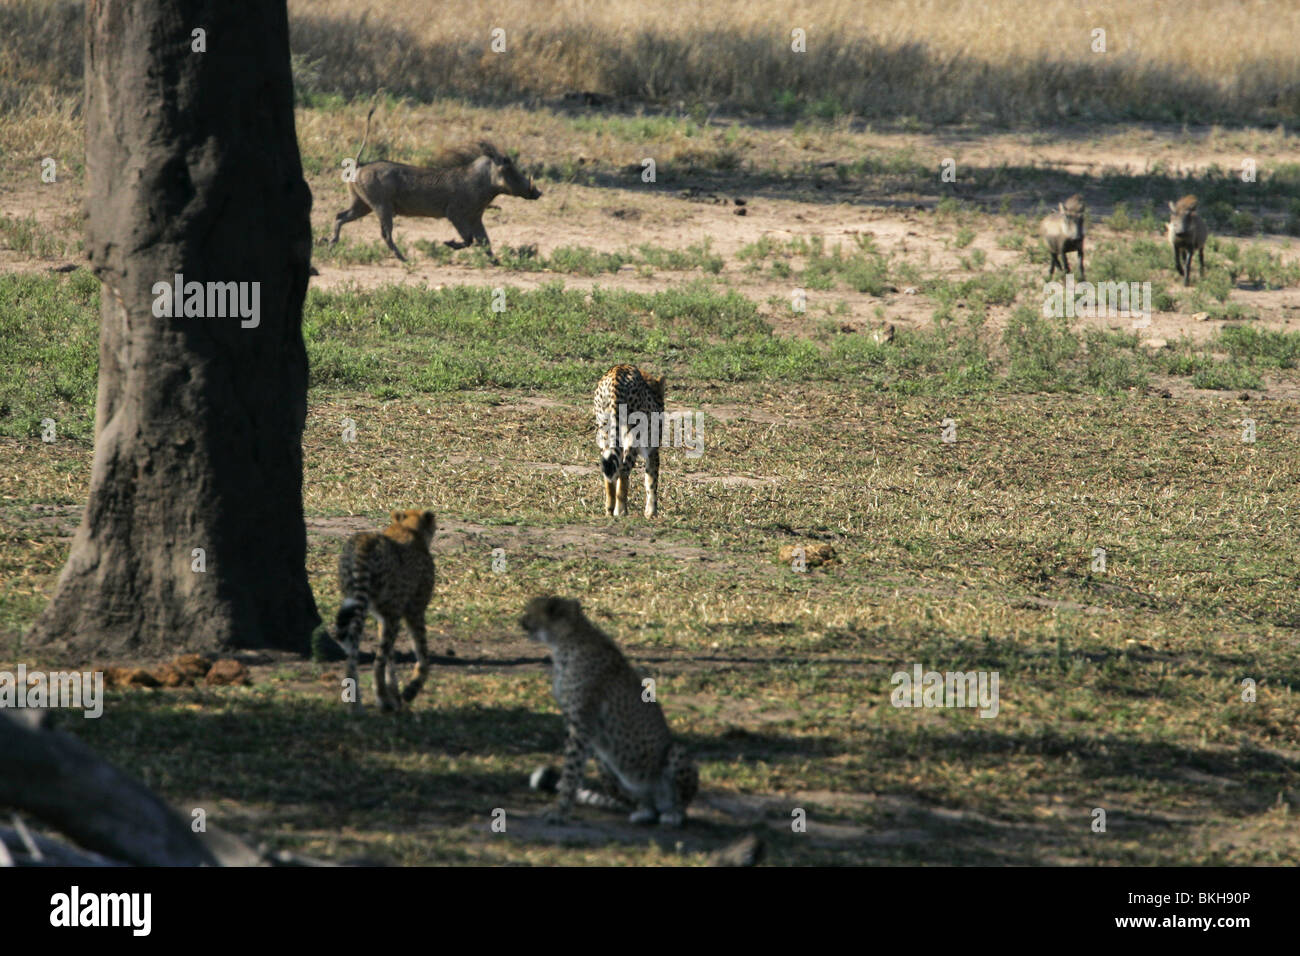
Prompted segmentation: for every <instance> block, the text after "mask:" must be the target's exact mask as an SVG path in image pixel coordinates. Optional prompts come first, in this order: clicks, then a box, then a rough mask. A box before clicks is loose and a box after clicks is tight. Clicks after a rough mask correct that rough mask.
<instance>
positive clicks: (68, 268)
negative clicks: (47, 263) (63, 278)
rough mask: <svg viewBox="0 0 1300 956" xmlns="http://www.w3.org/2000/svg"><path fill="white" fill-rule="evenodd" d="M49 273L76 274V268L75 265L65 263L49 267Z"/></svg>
mask: <svg viewBox="0 0 1300 956" xmlns="http://www.w3.org/2000/svg"><path fill="white" fill-rule="evenodd" d="M50 271H51V272H76V271H77V266H76V264H75V263H71V262H65V263H64V264H63V265H61V266H51V267H50Z"/></svg>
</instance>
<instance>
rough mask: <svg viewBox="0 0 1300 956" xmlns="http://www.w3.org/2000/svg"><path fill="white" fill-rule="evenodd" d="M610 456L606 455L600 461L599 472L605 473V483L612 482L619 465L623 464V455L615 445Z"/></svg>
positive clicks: (616, 474)
mask: <svg viewBox="0 0 1300 956" xmlns="http://www.w3.org/2000/svg"><path fill="white" fill-rule="evenodd" d="M613 452H614V453H613V454H612V455H606V456H605V457H603V458H601V459H600V470H601V471H602V472H604V473H605V480H606V481H613V480H614V479H615V478H616V477H617V476H618V469H619V465H621V464H622V462H623V454H622V451H621V449H619V447H618V446H617V445H615V446H614V448H613Z"/></svg>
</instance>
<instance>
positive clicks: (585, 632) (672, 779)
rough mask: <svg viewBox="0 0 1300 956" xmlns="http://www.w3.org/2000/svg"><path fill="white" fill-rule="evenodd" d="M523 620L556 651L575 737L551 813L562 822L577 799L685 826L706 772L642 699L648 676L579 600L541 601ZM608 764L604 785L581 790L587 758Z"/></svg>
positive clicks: (557, 680)
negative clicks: (593, 620) (594, 621)
mask: <svg viewBox="0 0 1300 956" xmlns="http://www.w3.org/2000/svg"><path fill="white" fill-rule="evenodd" d="M519 623H520V624H521V625H522V626H523V628H524V630H525V631H527V632H528V634H529V636H530V637H532V638H533V639H534V640H538V641H541V642H542V643H543V644H545V645H546V646H547V647H548V648H550V651H551V658H552V660H553V661H554V671H555V673H554V679H553V687H554V690H555V699H556V701H557V702H558V703H559V705H560V710H562V711H563V712H564V719H565V723H566V724H567V725H568V731H569V736H568V740H567V741H566V742H565V745H564V769H563V771H562V772H561V774H560V780H559V786H558V789H559V794H560V797H559V800H558V801H557V803H556V804H555V807H554V808H553V809H552V810H551V811H550V812H549V813H548V814H547V815H546V817H547V820H548V821H549V822H559V821H562V820H563V819H564V818H565V816H566V815H567V814H568V813H569V811H570V810H571V809H572V807H573V804H574V802H575V801H576V802H580V803H587V804H593V805H597V806H606V807H621V808H632V807H635V808H636V809H635V811H634V812H633V813H632V815H631V816H630V817H629V819H630V820H631V821H632V822H633V823H653V822H654V821H655V820H656V819H658V821H659V822H660V823H662V824H664V825H665V826H681V825H682V823H683V822H684V821H685V819H686V805H687V804H688V803H690V802H691V799H692V798H693V797H694V796H695V792H696V791H697V790H698V789H699V783H700V778H699V772H698V771H697V770H696V768H695V764H694V763H692V762H691V759H690V758H689V757H688V756H687V754H686V750H685V748H684V747H682V745H681V744H679V743H676V742H674V741H673V739H672V736H671V735H670V734H669V733H668V723H667V721H665V720H664V715H663V711H662V710H661V709H660V707H659V704H658V703H656V702H654V701H646V700H644V699H643V697H642V693H643V692H644V691H643V688H642V685H641V679H640V676H639V675H638V674H637V672H636V671H635V670H633V669H632V666H631V665H630V664H628V662H627V659H626V658H625V657H624V656H623V654H622V652H621V651H619V649H618V645H616V644H615V643H614V642H613V641H612V640H610V638H609V637H608V636H606V635H605V634H604V633H602V632H601V631H600V630H598V629H597V628H596V627H595V626H594V625H593V624H592V623H591V622H590V621H588V620H587V618H586V616H585V615H584V614H583V613H582V606H581V605H580V604H579V603H578V602H577V601H574V600H571V599H568V598H560V597H538V598H533V600H531V601H530V602H528V607H527V608H525V609H524V613H523V616H522V617H521V618H520V619H519ZM588 756H594V757H595V758H596V761H597V763H598V764H599V767H600V773H601V781H602V786H601V788H600V789H599V790H596V791H592V790H586V789H583V788H581V786H580V785H581V783H582V771H583V767H584V766H585V765H586V763H587V757H588Z"/></svg>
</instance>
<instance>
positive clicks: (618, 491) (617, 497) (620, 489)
mask: <svg viewBox="0 0 1300 956" xmlns="http://www.w3.org/2000/svg"><path fill="white" fill-rule="evenodd" d="M625 514H627V473H626V472H623V471H620V472H619V473H618V481H617V484H615V486H614V517H615V518H619V517H622V516H623V515H625Z"/></svg>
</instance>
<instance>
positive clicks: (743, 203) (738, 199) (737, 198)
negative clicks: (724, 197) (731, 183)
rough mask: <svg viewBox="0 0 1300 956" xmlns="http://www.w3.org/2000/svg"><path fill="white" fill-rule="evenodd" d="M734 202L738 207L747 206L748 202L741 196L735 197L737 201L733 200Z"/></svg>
mask: <svg viewBox="0 0 1300 956" xmlns="http://www.w3.org/2000/svg"><path fill="white" fill-rule="evenodd" d="M732 202H734V203H735V204H736V205H737V206H743V205H745V202H746V200H744V199H741V198H740V197H739V196H737V197H735V199H733V200H732Z"/></svg>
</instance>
